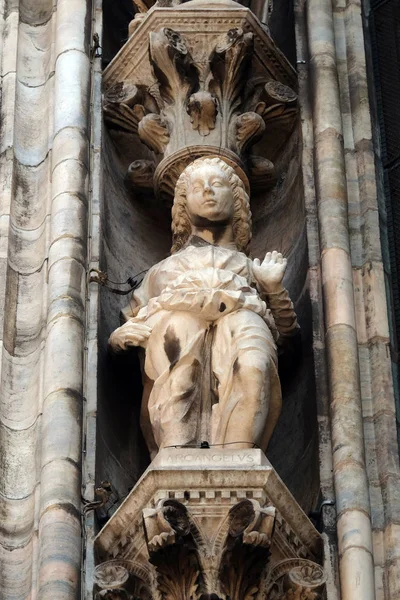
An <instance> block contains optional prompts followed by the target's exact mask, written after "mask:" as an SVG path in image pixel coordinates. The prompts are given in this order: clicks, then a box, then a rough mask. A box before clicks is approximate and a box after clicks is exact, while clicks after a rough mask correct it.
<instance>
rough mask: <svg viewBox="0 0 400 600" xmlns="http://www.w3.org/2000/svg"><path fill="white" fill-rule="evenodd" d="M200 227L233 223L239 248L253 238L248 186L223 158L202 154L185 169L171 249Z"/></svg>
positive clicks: (176, 199) (243, 248)
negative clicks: (246, 187)
mask: <svg viewBox="0 0 400 600" xmlns="http://www.w3.org/2000/svg"><path fill="white" fill-rule="evenodd" d="M193 225H195V226H197V227H204V228H207V227H215V226H218V225H220V226H227V225H231V226H232V231H233V235H234V239H235V243H236V245H237V248H238V250H240V251H241V252H245V251H246V249H247V247H248V245H249V242H250V239H251V212H250V203H249V197H248V195H247V193H246V190H245V186H244V184H243V182H242V180H241V179H240V177H239V176H238V175H237V174H236V173H235V171H234V169H233V168H232V167H231V166H229V165H228V164H227V163H226V162H225V161H224V160H222V159H220V158H199V159H197V160H195V161H194V162H192V163H191V164H190V165H189V166H187V167H186V169H185V170H184V171H183V173H182V174H181V176H180V177H179V179H178V181H177V184H176V187H175V197H174V205H173V207H172V249H171V252H177V251H178V250H180V249H181V248H182V247H183V246H184V245H185V243H186V242H187V240H188V239H189V237H190V235H191V233H192V227H193Z"/></svg>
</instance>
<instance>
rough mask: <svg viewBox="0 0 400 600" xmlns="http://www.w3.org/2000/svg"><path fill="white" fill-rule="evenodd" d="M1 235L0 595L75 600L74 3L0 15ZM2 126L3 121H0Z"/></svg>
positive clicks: (80, 303) (78, 202) (81, 220)
mask: <svg viewBox="0 0 400 600" xmlns="http://www.w3.org/2000/svg"><path fill="white" fill-rule="evenodd" d="M0 6H1V10H0V15H1V16H2V18H3V23H4V27H3V31H2V33H3V37H2V43H3V49H5V53H4V54H3V59H2V74H3V79H2V88H3V89H2V92H3V94H2V132H1V138H2V147H1V151H2V154H1V156H0V158H1V161H2V166H3V165H4V166H5V167H6V168H5V170H4V171H3V173H5V174H6V177H5V181H4V184H3V186H2V187H3V190H4V192H5V194H4V199H5V202H4V204H3V203H2V207H3V206H4V213H5V217H4V218H3V219H2V223H4V224H8V222H9V230H8V231H9V236H8V241H6V244H5V247H4V248H3V254H2V256H4V258H5V261H4V263H5V264H6V268H7V278H6V286H4V287H3V285H1V284H0V289H1V290H2V289H5V305H4V328H3V331H4V335H3V339H4V349H3V355H2V367H3V369H2V379H1V388H2V396H1V405H0V423H1V424H0V428H1V431H0V444H1V446H0V453H1V457H2V473H3V480H2V483H1V488H0V492H1V496H0V502H1V504H2V507H1V514H2V515H3V516H2V527H1V533H0V543H1V546H0V569H1V570H0V573H1V575H0V577H1V586H0V597H1V598H4V599H7V600H8V599H9V598H11V597H12V598H15V599H19V598H20V599H21V600H22V599H25V598H28V597H35V598H39V599H40V600H43V599H46V598H52V600H54V599H56V598H61V597H62V598H71V599H73V598H74V599H75V598H77V597H78V595H79V578H80V569H81V564H80V556H81V532H80V497H81V488H80V471H81V467H80V463H81V413H82V361H83V333H84V309H85V283H86V276H85V270H86V245H87V223H86V213H87V177H88V175H87V173H88V156H87V155H88V136H89V131H88V123H89V99H88V85H89V68H90V60H89V56H88V54H89V35H90V31H89V28H88V27H87V25H88V24H89V23H90V20H88V19H87V17H88V11H90V3H88V2H86V0H72V1H69V0H68V1H66V0H58V2H57V3H53V2H52V1H51V0H38V1H36V2H31V1H28V0H22V1H21V2H20V3H19V5H18V3H9V2H5V3H0ZM4 117H5V118H4Z"/></svg>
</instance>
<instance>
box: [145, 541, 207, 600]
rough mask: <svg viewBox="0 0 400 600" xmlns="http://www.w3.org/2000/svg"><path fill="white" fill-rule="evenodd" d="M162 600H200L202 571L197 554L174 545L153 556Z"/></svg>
mask: <svg viewBox="0 0 400 600" xmlns="http://www.w3.org/2000/svg"><path fill="white" fill-rule="evenodd" d="M151 561H152V563H153V565H154V566H155V567H156V570H157V584H158V585H157V588H158V591H159V592H160V594H161V597H162V600H198V598H199V594H198V588H199V577H200V569H199V563H198V561H197V556H196V553H195V552H194V551H193V550H191V549H189V548H187V547H185V546H179V545H174V546H172V547H170V548H168V549H164V550H159V551H158V552H156V553H154V554H153V555H152V556H151Z"/></svg>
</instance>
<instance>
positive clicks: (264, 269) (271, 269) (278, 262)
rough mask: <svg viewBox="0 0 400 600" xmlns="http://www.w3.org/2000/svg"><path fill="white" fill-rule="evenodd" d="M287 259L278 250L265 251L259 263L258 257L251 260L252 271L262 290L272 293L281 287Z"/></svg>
mask: <svg viewBox="0 0 400 600" xmlns="http://www.w3.org/2000/svg"><path fill="white" fill-rule="evenodd" d="M286 265H287V259H286V258H283V256H282V254H281V253H280V252H277V251H276V250H274V251H273V252H267V254H266V255H265V258H264V260H263V261H262V263H260V260H259V259H258V258H255V259H254V261H253V273H254V277H255V278H256V281H257V283H258V285H259V287H260V289H261V290H262V291H263V292H266V293H267V294H273V293H274V292H279V291H280V290H281V289H282V279H283V276H284V274H285V270H286Z"/></svg>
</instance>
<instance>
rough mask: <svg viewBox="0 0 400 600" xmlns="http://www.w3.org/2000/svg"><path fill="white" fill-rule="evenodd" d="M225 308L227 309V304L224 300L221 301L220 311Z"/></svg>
mask: <svg viewBox="0 0 400 600" xmlns="http://www.w3.org/2000/svg"><path fill="white" fill-rule="evenodd" d="M225 309H226V304H225V303H224V302H221V304H220V305H219V312H224V310H225Z"/></svg>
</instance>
